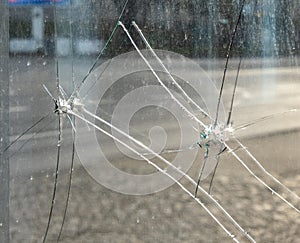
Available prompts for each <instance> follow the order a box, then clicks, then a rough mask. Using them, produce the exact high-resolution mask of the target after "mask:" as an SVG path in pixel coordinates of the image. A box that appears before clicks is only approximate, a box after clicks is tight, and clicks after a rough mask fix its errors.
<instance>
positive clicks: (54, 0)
mask: <svg viewBox="0 0 300 243" xmlns="http://www.w3.org/2000/svg"><path fill="white" fill-rule="evenodd" d="M68 3H69V0H8V5H9V6H16V5H17V6H23V5H67V4H68Z"/></svg>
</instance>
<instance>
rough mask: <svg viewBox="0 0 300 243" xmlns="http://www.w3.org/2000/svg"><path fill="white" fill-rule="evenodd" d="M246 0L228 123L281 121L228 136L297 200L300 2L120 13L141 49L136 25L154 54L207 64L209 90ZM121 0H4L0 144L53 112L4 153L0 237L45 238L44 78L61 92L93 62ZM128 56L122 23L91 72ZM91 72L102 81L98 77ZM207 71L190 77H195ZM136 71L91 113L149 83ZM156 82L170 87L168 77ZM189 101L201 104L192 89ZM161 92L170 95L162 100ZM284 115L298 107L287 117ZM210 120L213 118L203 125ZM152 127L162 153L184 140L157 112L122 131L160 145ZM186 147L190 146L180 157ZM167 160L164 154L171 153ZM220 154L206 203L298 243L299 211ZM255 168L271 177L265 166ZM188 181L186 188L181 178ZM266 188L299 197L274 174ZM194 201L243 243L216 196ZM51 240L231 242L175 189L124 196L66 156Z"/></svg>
mask: <svg viewBox="0 0 300 243" xmlns="http://www.w3.org/2000/svg"><path fill="white" fill-rule="evenodd" d="M243 3H244V6H243V10H242V12H241V16H240V23H239V25H238V28H237V33H236V37H235V39H234V42H233V47H232V51H231V54H230V60H229V65H228V70H227V77H226V82H225V87H224V95H223V97H222V103H223V105H224V109H225V114H227V112H228V109H229V107H230V100H231V97H232V92H233V87H234V81H235V78H236V74H237V70H238V66H239V62H240V60H242V62H241V68H240V73H239V79H238V80H239V81H238V86H237V91H236V97H235V102H234V110H233V117H232V121H233V127H238V126H240V125H244V124H248V123H252V122H253V121H256V120H259V119H260V118H261V117H264V116H269V115H273V114H277V115H275V116H274V117H272V118H271V119H266V120H263V121H260V122H257V123H255V125H253V126H250V127H247V129H244V130H239V131H237V132H236V134H235V135H236V137H238V138H239V139H241V141H242V142H243V143H244V144H245V146H247V148H248V149H249V150H250V151H251V152H252V153H253V154H254V155H255V156H256V157H257V158H258V160H259V161H261V162H262V164H263V166H264V167H266V168H267V169H268V170H269V171H270V172H271V173H272V174H274V175H275V176H276V177H277V178H279V179H280V180H281V181H282V182H283V183H285V184H286V185H287V186H289V188H290V189H292V190H293V191H294V192H295V193H296V194H298V195H299V194H300V189H299V182H300V176H299V172H300V163H299V158H300V155H299V149H298V147H299V141H300V140H299V139H300V132H299V128H300V126H299V121H300V120H299V119H300V115H299V111H298V109H299V108H300V107H299V104H300V102H299V101H300V84H299V78H300V70H299V54H300V3H299V1H296V0H278V1H275V0H245V1H242V0H207V1H194V0H164V1H162V0H149V1H139V0H129V1H128V3H127V5H126V8H125V11H124V13H123V15H122V17H121V20H122V22H123V23H124V24H125V25H126V26H127V28H128V29H129V32H130V33H131V35H132V36H133V38H134V40H135V41H136V43H137V45H138V46H139V47H140V48H141V49H144V48H145V45H144V43H143V42H142V40H141V39H140V37H139V35H138V33H137V32H136V31H135V29H134V28H133V27H132V26H131V21H135V22H136V23H137V24H138V25H139V27H140V28H141V30H142V31H143V33H144V35H145V36H146V38H147V40H148V41H149V43H150V45H151V46H152V47H153V48H154V49H161V50H166V51H171V52H175V53H177V54H180V55H183V56H185V57H187V58H189V59H190V60H192V61H193V62H194V63H196V64H197V65H199V70H201V72H202V71H204V73H205V75H207V77H208V78H207V80H209V82H212V83H213V84H214V85H215V86H216V91H217V92H218V91H219V89H220V85H221V80H222V77H223V72H224V66H225V62H226V54H227V50H228V46H229V43H230V40H231V36H232V33H233V30H234V28H235V25H236V23H237V20H238V18H239V13H240V9H241V7H242V4H243ZM123 5H124V1H117V0H99V1H97V0H84V1H83V0H55V1H54V0H49V1H47V0H8V1H6V0H2V1H1V5H0V6H1V8H0V9H1V10H0V15H1V18H2V21H1V27H0V28H1V44H2V45H0V46H1V49H0V56H1V72H0V75H1V76H0V77H1V80H0V81H1V148H2V150H1V151H3V150H4V149H5V148H6V147H7V145H8V144H9V141H13V140H14V139H16V138H17V137H18V136H19V135H20V134H22V133H23V132H24V131H26V129H27V128H29V127H31V126H32V125H34V124H35V123H36V122H37V121H38V120H39V119H41V118H42V117H44V116H46V115H48V114H50V115H49V116H48V117H47V118H46V119H44V120H43V121H42V122H40V123H39V124H38V125H37V126H35V127H34V128H33V129H31V130H30V131H28V132H27V133H26V134H25V135H24V136H22V138H21V139H19V140H18V142H17V143H15V144H14V145H13V146H11V147H10V149H9V150H8V151H5V153H3V154H2V153H1V163H0V164H1V168H0V171H1V173H2V174H1V178H2V181H1V183H2V185H3V186H1V189H0V190H1V191H0V192H1V195H3V197H1V211H0V216H1V217H0V218H1V219H2V220H1V221H2V222H0V241H1V242H8V241H10V242H41V241H42V238H43V235H44V233H45V229H46V224H47V220H48V215H49V209H50V205H51V198H52V191H53V181H54V173H55V165H56V153H57V136H58V123H57V115H56V114H54V113H53V110H54V102H53V101H52V99H51V97H50V96H49V95H48V94H47V93H46V92H45V90H44V88H43V86H42V85H45V86H47V88H48V89H49V90H50V92H51V93H52V94H53V96H54V97H57V90H56V77H57V76H58V77H59V79H60V84H61V85H62V86H63V88H64V89H65V91H66V93H67V94H68V95H70V94H71V93H72V91H73V90H74V87H75V86H76V85H77V84H79V83H80V82H81V81H82V79H83V78H84V77H85V75H86V74H87V72H88V71H89V69H90V68H91V66H92V65H93V64H94V63H95V60H96V58H97V55H98V54H99V52H100V51H101V49H102V48H103V47H104V45H105V43H106V42H107V40H108V39H109V36H110V34H111V32H112V31H113V29H114V27H115V25H116V21H117V19H118V17H119V15H120V13H121V11H122V8H123ZM130 51H134V48H133V46H132V44H131V42H130V40H129V39H128V38H127V37H126V35H125V33H124V32H123V30H122V29H121V28H117V30H116V32H115V34H114V36H113V38H112V39H111V41H110V42H109V44H108V46H107V48H106V49H105V51H104V52H103V55H102V56H101V58H99V60H98V61H97V64H96V66H97V67H103V65H106V63H107V61H109V60H110V59H111V58H116V57H118V56H119V55H121V54H124V53H127V52H130ZM170 56H172V55H170ZM171 62H172V60H171ZM175 64H176V65H177V62H176V60H174V65H175ZM180 68H182V67H180V66H179V67H178V70H179V71H178V72H179V73H180V70H181V69H180ZM117 70H118V68H117V67H116V71H117ZM189 71H190V70H189V69H188V68H186V67H185V69H184V70H183V68H182V72H185V73H188V72H189ZM192 71H193V72H194V71H195V70H194V69H193V70H192ZM94 74H96V75H101V74H99V73H97V71H95V72H94ZM202 74H203V72H202V73H200V74H199V79H200V76H201V75H202ZM139 75H140V76H137V77H136V76H134V75H131V74H129V75H126V76H124V77H123V78H122V80H119V81H120V82H118V83H117V84H118V85H115V86H113V88H114V89H111V90H108V91H107V92H106V93H105V96H104V97H103V100H101V101H99V104H98V106H99V114H101V115H103V117H105V118H106V119H107V120H108V121H111V119H112V112H113V110H114V108H115V105H116V104H117V103H118V102H119V101H120V100H121V99H122V97H124V96H125V95H126V94H127V92H128V89H127V87H130V90H134V89H135V88H137V87H140V84H139V81H140V80H142V81H143V84H144V85H145V86H147V85H152V84H153V77H152V78H149V73H143V72H142V73H139ZM150 76H151V75H150ZM201 77H202V76H201ZM165 79H166V80H164V81H165V82H170V80H167V78H166V77H165ZM90 80H93V77H91V78H90ZM96 81H97V79H96ZM184 81H188V80H184ZM204 83H205V82H204ZM187 90H188V91H189V90H190V89H187ZM189 94H191V95H193V94H194V93H193V92H191V93H189ZM192 98H195V100H197V99H198V98H199V97H196V96H195V97H194V96H192ZM200 98H201V97H200ZM200 98H199V100H200V103H201V99H200ZM217 98H218V97H217V95H212V96H211V99H213V100H217ZM162 99H165V100H170V98H169V97H168V96H166V97H162ZM128 109H129V108H128ZM293 109H295V110H296V111H295V112H289V111H291V110H293ZM284 112H286V113H284ZM206 122H208V124H209V121H206ZM152 126H160V127H162V128H163V129H164V130H165V132H166V134H167V135H168V139H167V142H166V147H167V148H168V149H178V148H179V145H178V144H177V143H179V141H180V138H181V136H186V135H185V134H181V130H180V124H177V121H176V119H174V117H172V115H170V114H165V113H164V111H161V110H160V109H152V111H151V109H150V110H147V109H146V110H143V111H139V112H138V113H137V114H136V115H135V116H134V117H132V119H131V123H130V132H132V135H135V136H137V137H138V138H139V139H141V140H142V141H143V142H145V143H146V144H150V143H151V142H155V139H154V140H153V141H152V140H151V139H150V138H149V129H150V128H151V127H152ZM72 141H73V137H72V127H71V125H70V123H69V122H68V120H67V119H66V118H64V121H63V142H62V152H61V163H60V168H59V182H58V187H57V188H58V189H57V190H58V191H57V196H56V200H55V207H54V213H53V219H52V222H51V225H50V231H49V235H48V238H47V242H54V241H56V240H57V235H58V232H59V230H60V226H61V223H62V218H63V212H64V208H65V201H66V197H67V191H68V183H69V182H68V180H69V171H70V163H71V157H72ZM99 141H101V143H100V144H101V146H103V147H105V148H106V150H105V151H106V153H107V156H108V157H109V159H110V161H111V163H112V164H113V165H114V166H115V167H116V168H118V169H119V170H122V171H125V172H127V173H132V174H149V173H152V172H153V170H151V169H149V167H147V165H145V163H144V162H142V161H139V160H136V159H133V158H130V157H129V156H127V155H124V154H122V152H121V151H120V150H118V148H117V147H116V146H114V143H115V142H114V141H112V140H109V139H107V138H102V140H101V139H99ZM156 142H158V141H156ZM193 143H195V141H194V140H193V139H191V141H189V142H188V143H187V144H185V145H184V146H186V147H189V146H190V145H191V144H193ZM89 146H90V145H89V144H87V149H86V153H89V154H91V155H92V154H93V151H91V150H90V149H89ZM233 146H234V144H233ZM186 152H189V151H184V152H183V153H186ZM239 152H240V153H241V154H239V155H240V156H241V157H242V158H243V159H244V160H245V161H249V162H250V159H249V156H248V157H247V156H246V155H245V154H243V151H241V150H239ZM179 153H180V152H179ZM164 156H166V158H168V159H170V160H172V159H173V157H174V156H175V155H170V154H167V155H164ZM203 157H204V151H201V150H199V152H198V154H197V157H196V159H195V161H194V164H193V166H192V167H191V169H190V170H189V171H188V173H189V175H191V176H192V177H193V178H195V179H196V178H197V176H198V173H199V168H200V166H201V163H202V160H203ZM221 161H222V162H221V163H220V167H219V169H218V172H217V175H216V179H215V184H214V189H213V195H214V197H215V198H216V199H217V200H218V201H219V202H220V203H222V205H223V206H224V207H225V208H226V209H227V210H228V211H229V212H230V214H232V215H233V216H234V218H235V219H237V221H238V222H240V223H241V225H242V226H243V227H244V228H246V230H247V231H248V232H250V234H251V235H252V236H253V237H254V238H255V239H256V240H257V241H258V242H297V240H298V239H299V237H300V232H299V230H298V229H299V226H300V219H299V218H300V217H299V214H298V213H295V211H293V210H292V209H290V208H289V207H288V206H287V205H286V204H285V203H283V202H282V201H280V200H279V199H278V198H276V197H275V196H274V195H273V194H271V193H270V191H268V190H266V189H265V188H264V187H263V186H261V185H260V184H259V183H258V182H257V181H256V180H254V179H253V177H252V176H251V175H249V174H248V173H247V172H246V171H245V169H244V168H243V167H241V166H240V165H239V164H238V163H237V162H236V160H235V159H234V158H233V156H232V155H231V154H229V153H228V154H227V153H226V154H225V155H224V156H223V157H222V159H221ZM253 169H254V171H255V173H261V171H260V170H258V169H257V168H255V167H254V168H253ZM259 175H261V176H262V178H264V179H266V180H267V178H266V177H265V174H264V173H261V174H259ZM267 181H268V180H267ZM183 183H184V184H185V185H186V186H187V187H188V188H189V189H190V190H191V191H193V188H192V187H189V186H190V185H188V183H187V182H185V181H183ZM204 183H205V182H204ZM268 183H270V184H271V185H272V186H274V187H275V188H276V189H277V190H278V191H279V192H280V193H281V194H282V195H284V196H286V197H287V198H288V199H290V201H292V202H293V203H294V204H296V205H299V200H298V199H297V197H295V196H292V195H290V194H288V193H286V191H285V190H283V191H281V190H282V188H281V187H277V186H278V185H276V184H275V185H273V184H272V183H273V182H272V181H268ZM202 196H203V195H202ZM200 199H203V201H204V202H205V203H206V204H207V205H208V206H209V208H210V209H211V210H212V211H213V212H214V213H216V215H217V217H218V218H220V219H221V220H224V223H225V225H226V226H228V227H229V229H230V230H232V232H234V234H236V235H237V237H238V238H239V239H240V240H241V242H244V241H245V242H247V241H246V239H245V237H243V236H242V235H241V233H239V232H238V231H237V230H236V229H235V228H234V227H232V226H230V223H229V222H228V221H227V220H226V219H225V218H224V216H223V215H222V214H221V213H220V212H218V211H217V210H216V208H215V207H214V206H213V205H212V204H211V202H209V201H208V200H206V199H205V198H201V197H200ZM8 208H9V210H8ZM8 213H9V214H8ZM222 222H223V221H222ZM2 239H3V240H2ZM60 241H61V242H167V241H171V242H231V241H232V240H231V239H230V238H229V237H228V236H227V235H226V234H225V233H224V232H223V231H222V230H221V228H220V227H218V225H216V224H215V222H214V221H213V220H212V219H211V218H210V217H209V216H208V215H207V214H206V213H205V211H204V210H203V209H202V208H201V207H200V206H199V205H197V204H196V203H195V202H193V200H192V199H191V198H189V197H188V196H186V195H185V194H184V192H183V191H182V190H181V189H180V188H179V187H177V186H176V185H174V186H172V187H170V188H168V189H166V190H164V191H161V192H158V193H155V194H151V195H146V196H131V195H123V194H120V193H117V192H114V191H112V190H110V189H107V188H106V187H104V186H102V185H100V184H98V183H97V182H96V181H95V180H94V179H93V178H92V177H91V176H90V175H89V173H88V172H87V171H86V170H85V169H84V167H83V166H82V165H81V163H80V161H79V159H78V157H77V156H76V155H75V165H74V174H73V181H72V187H71V196H70V203H69V207H68V211H67V217H66V222H65V225H64V228H63V231H62V236H61V239H60Z"/></svg>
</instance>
